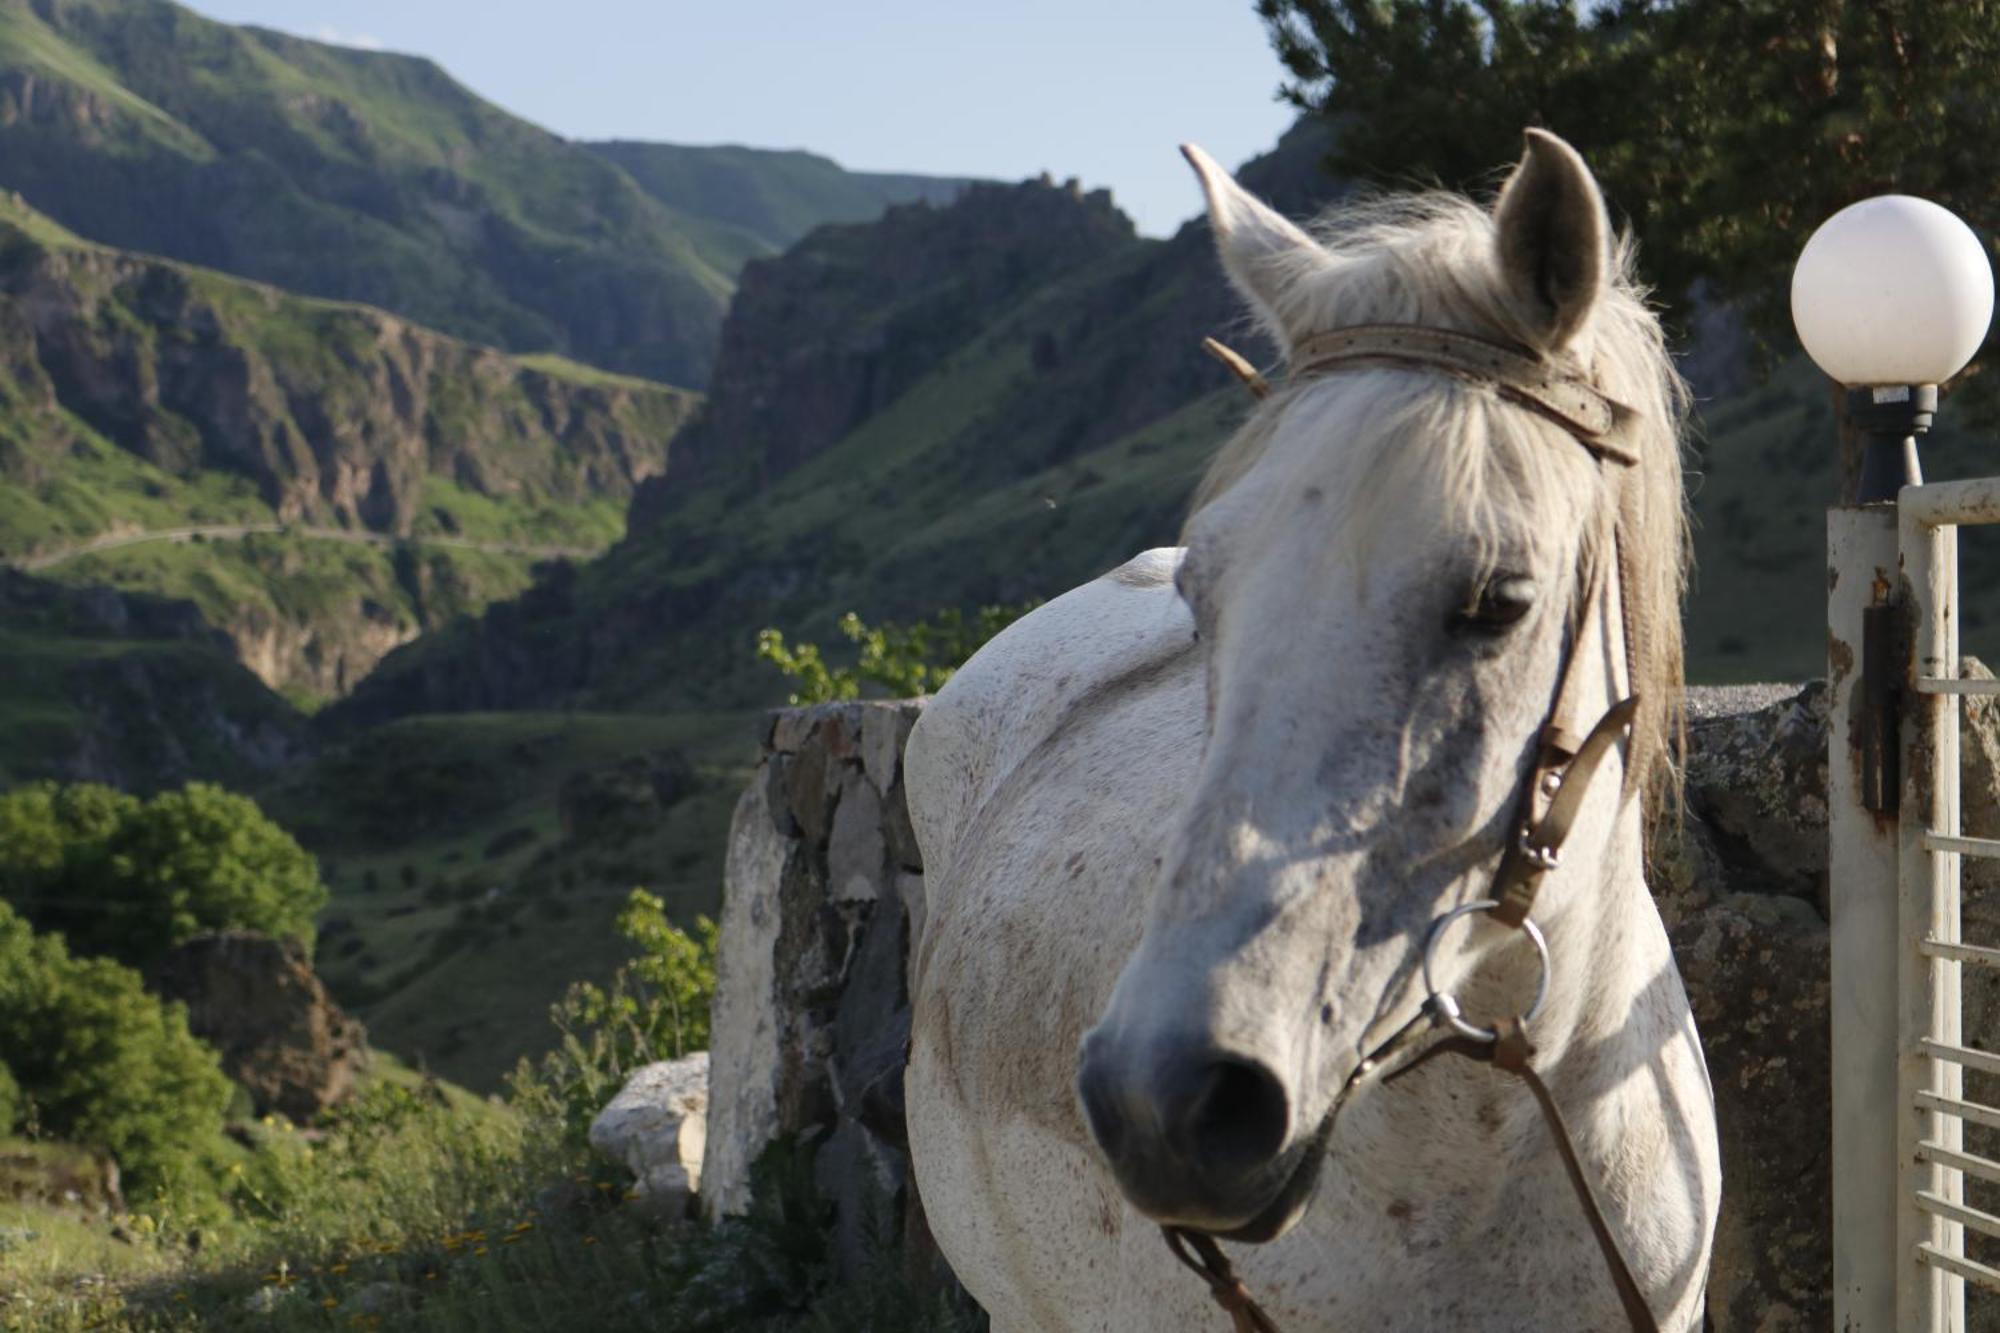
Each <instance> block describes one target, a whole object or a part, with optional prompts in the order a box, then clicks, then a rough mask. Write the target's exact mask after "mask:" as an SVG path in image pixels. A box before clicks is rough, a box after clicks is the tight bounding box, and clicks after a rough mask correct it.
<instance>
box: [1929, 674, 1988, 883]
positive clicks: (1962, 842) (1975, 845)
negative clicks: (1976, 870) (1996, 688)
mask: <svg viewBox="0 0 2000 1333" xmlns="http://www.w3.org/2000/svg"><path fill="white" fill-rule="evenodd" d="M1994 683H1995V684H2000V681H1996V682H1994ZM1924 850H1925V851H1927V852H1957V853H1958V854H1959V855H1960V856H2000V838H1961V837H1957V836H1955V835H1952V834H1948V833H1932V832H1930V831H1929V830H1928V829H1926V830H1925V831H1924Z"/></svg>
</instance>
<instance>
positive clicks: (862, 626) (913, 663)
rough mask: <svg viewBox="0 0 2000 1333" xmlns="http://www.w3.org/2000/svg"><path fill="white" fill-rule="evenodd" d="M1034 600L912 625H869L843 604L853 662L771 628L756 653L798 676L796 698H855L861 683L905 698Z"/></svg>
mask: <svg viewBox="0 0 2000 1333" xmlns="http://www.w3.org/2000/svg"><path fill="white" fill-rule="evenodd" d="M1040 605H1041V603H1040V602H1039V601H1033V602H1025V603H1022V604H1021V605H1019V606H982V607H980V608H979V609H978V610H976V611H974V612H973V613H972V614H971V615H970V616H967V615H966V614H965V613H964V612H963V611H960V610H959V609H958V608H957V607H948V608H946V609H945V610H943V611H940V612H938V613H937V614H936V615H934V616H932V617H931V618H930V619H929V620H919V621H917V622H916V623H915V624H911V625H898V624H895V623H893V622H885V623H883V624H880V625H874V626H870V625H868V624H866V623H864V622H863V621H862V619H861V617H860V616H857V615H856V614H854V612H852V611H849V612H848V613H847V614H846V615H844V616H842V617H841V618H840V632H841V635H842V636H843V637H844V638H846V639H847V641H848V642H849V643H853V644H856V645H858V647H859V652H858V654H857V656H856V659H855V662H854V665H853V666H845V667H833V666H829V665H828V664H827V661H826V657H825V654H824V653H822V652H821V650H820V647H819V645H818V644H816V643H801V644H797V645H791V644H787V643H786V642H785V636H784V635H783V634H781V633H780V632H779V631H777V630H775V629H766V630H763V631H760V632H759V633H758V635H757V656H758V657H760V658H762V659H763V660H765V661H767V662H770V663H772V664H773V665H774V666H776V667H777V668H778V670H779V671H781V672H783V673H784V674H785V675H787V676H789V677H791V678H792V679H793V680H796V681H798V682H799V687H798V689H796V690H795V691H793V693H792V696H791V700H792V702H793V703H795V704H817V703H826V702H829V701H831V700H835V699H858V698H860V697H861V687H862V684H863V683H864V682H866V683H869V684H873V685H878V686H880V687H881V688H882V689H883V690H885V691H886V692H887V693H888V694H889V695H890V697H892V698H898V699H901V698H908V697H910V696H911V695H917V694H928V693H930V692H931V691H933V690H936V689H938V688H939V687H941V686H942V685H943V684H944V683H945V682H946V681H948V680H950V679H951V677H952V673H953V672H955V671H957V670H958V668H960V667H962V666H964V665H965V664H966V662H967V661H969V660H970V659H971V657H972V655H973V654H974V653H976V652H978V651H979V649H980V648H981V647H982V646H983V645H984V644H985V643H986V641H987V640H988V639H991V638H992V637H993V636H994V635H996V634H998V633H999V632H1000V631H1001V630H1003V629H1006V628H1007V627H1008V626H1009V625H1011V624H1013V623H1014V622H1015V621H1017V620H1019V619H1020V618H1021V617H1022V616H1024V615H1026V614H1028V612H1030V611H1032V610H1034V609H1035V608H1036V607H1038V606H1040Z"/></svg>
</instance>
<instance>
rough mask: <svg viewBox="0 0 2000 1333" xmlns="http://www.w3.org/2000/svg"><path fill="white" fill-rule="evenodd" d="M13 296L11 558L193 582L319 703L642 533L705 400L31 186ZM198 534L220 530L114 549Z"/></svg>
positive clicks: (7, 340)
mask: <svg viewBox="0 0 2000 1333" xmlns="http://www.w3.org/2000/svg"><path fill="white" fill-rule="evenodd" d="M0 294H4V296H5V297H6V298H7V299H6V300H5V301H0V482H4V483H5V484H4V485H0V557H4V558H7V559H10V560H13V561H17V562H21V563H24V564H26V565H27V566H29V567H32V568H37V569H40V570H42V571H43V572H44V573H46V574H47V575H48V576H49V577H52V578H57V579H61V580H65V581H68V582H72V583H90V582H103V583H109V584H112V585H115V586H118V587H123V588H132V589H143V590H146V591H150V592H155V593H161V594H165V595H168V596H173V597H183V598H188V599H191V600H192V601H194V602H195V603H196V604H197V605H198V606H199V607H200V608H201V610H202V611H203V612H204V613H205V614H206V615H207V617H208V619H209V621H210V622H211V623H212V624H214V625H216V626H218V627H220V628H223V629H225V630H227V631H228V632H229V634H230V635H231V637H232V638H233V639H234V640H235V641H236V643H237V647H238V653H239V656H240V658H241V659H242V660H243V661H244V662H245V663H246V664H248V665H250V666H251V667H252V668H253V669H254V670H255V671H256V672H257V674H258V675H259V676H260V677H262V678H263V679H264V680H265V681H266V682H267V683H268V684H270V685H272V686H274V687H278V688H283V689H286V690H289V691H291V692H293V693H294V694H295V695H296V696H297V697H299V698H301V699H302V700H303V699H312V700H318V699H323V698H326V697H331V696H335V695H338V694H341V693H344V692H345V691H346V690H347V689H348V688H351V686H352V685H353V684H354V682H355V681H357V680H358V679H360V677H361V676H362V675H364V674H365V673H366V672H367V671H368V670H369V669H370V668H371V667H372V666H373V665H374V663H375V662H376V661H377V660H378V659H379V658H380V657H381V656H382V654H383V653H385V652H387V651H388V650H389V649H390V648H392V647H394V646H396V645H397V644H400V643H403V642H406V641H408V640H409V639H411V638H414V637H415V636H416V635H417V634H418V633H420V632H421V631H423V630H425V629H428V628H432V627H435V626H437V625H441V624H443V623H445V622H447V621H449V620H450V619H452V618H454V617H456V616H459V615H465V614H469V613H474V612H477V611H478V610H480V609H481V608H483V607H484V606H486V605H487V604H488V603H489V602H491V601H493V600H495V599H497V598H501V597H508V596H513V595H515V594H518V593H520V592H522V591H523V590H525V589H526V588H527V587H528V585H529V582H530V577H531V571H532V569H533V567H534V566H535V565H536V564H537V563H538V562H539V561H541V560H544V559H547V558H548V557H549V556H551V555H553V554H559V553H569V554H579V553H581V554H588V553H590V552H594V551H598V550H602V549H603V548H604V547H606V546H608V545H609V544H610V543H611V542H612V541H614V540H616V539H617V537H618V536H619V534H620V533H621V532H622V530H623V526H624V520H623V507H624V503H625V501H626V499H627V497H629V496H630V494H631V493H632V490H633V488H634V487H635V486H636V485H637V484H638V483H639V482H640V481H642V480H644V479H645V478H646V477H647V476H650V475H653V474H655V473H657V472H659V471H660V470H661V469H662V468H663V467H664V466H665V464H666V458H667V449H668V442H669V441H670V440H671V439H672V437H673V435H674V433H675V432H676V431H677V430H678V429H679V428H680V425H681V423H682V422H683V421H684V420H685V419H686V418H687V416H688V415H689V414H690V413H691V412H692V410H693V408H694V406H695V403H696V402H697V398H696V396H695V395H693V394H690V393H688V392H686V391H685V390H679V389H672V388H668V387H666V386H664V385H659V384H654V383H651V382H649V381H645V380H639V379H633V378H631V377H626V376H619V375H615V374H611V373H608V372H603V371H598V370H594V369H592V368H589V367H586V366H581V365H578V364H576V363H574V362H569V361H565V360H563V359H562V358H559V357H554V356H529V357H520V358H514V357H509V356H507V355H506V354H504V353H500V352H495V351H491V350H488V349H484V348H480V347H475V346H472V345H470V344H466V343H463V342H460V341H458V340H456V339H452V338H448V337H445V336H443V335H440V334H436V333H432V332H430V331H429V330H426V329H421V328H418V327H416V326H414V325H411V324H408V323H407V322H405V321H403V320H401V319H398V318H396V317H394V316H391V315H387V314H384V313H383V312H381V311H379V310H373V309H369V308H368V307H365V306H359V305H354V304H350V303H344V302H333V301H324V300H315V299H311V298H305V297H298V296H292V295H288V294H286V293H283V292H280V291H278V290H277V289H275V288H271V287H268V286H264V285H262V284H258V283H251V282H246V281H244V280H242V279H239V278H233V277H228V276H226V275H223V274H220V273H216V272H213V271H211V270H207V269H201V268H197V267H194V266H191V265H185V264H178V263H174V262H171V261H166V260H157V259H151V258H146V257H143V256H138V255H133V254H128V253H125V252H121V251H117V250H114V249H111V248H109V247H106V246H101V245H96V244H93V243H90V242H87V241H84V240H82V239H80V238H78V237H77V236H75V235H74V234H73V233H70V232H68V231H66V230H65V229H63V228H62V227H60V226H59V225H57V224H56V223H54V222H53V221H51V220H50V219H48V218H47V217H45V216H43V215H42V214H40V213H38V212H36V211H35V210H34V209H32V208H30V207H29V206H28V205H27V204H26V203H25V202H23V201H22V200H21V199H20V198H19V196H5V195H0ZM189 527H202V528H206V529H208V530H209V532H208V534H207V535H208V536H210V537H211V538H212V540H208V541H202V542H195V543H186V544H178V545H168V544H160V543H151V544H135V545H128V546H123V547H121V548H119V549H115V550H102V551H97V550H95V549H94V548H95V547H97V546H99V545H101V544H103V543H105V542H106V541H107V540H114V539H115V540H124V539H126V538H127V537H129V536H132V535H137V534H144V533H148V532H175V531H180V530H182V529H186V528H189ZM278 529H283V530H282V531H278ZM361 539H372V540H373V541H374V543H375V544H361Z"/></svg>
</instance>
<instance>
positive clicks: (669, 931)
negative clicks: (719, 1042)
mask: <svg viewBox="0 0 2000 1333" xmlns="http://www.w3.org/2000/svg"><path fill="white" fill-rule="evenodd" d="M618 933H619V934H620V935H623V936H624V937H625V938H626V939H627V940H629V941H631V942H632V943H633V944H635V945H637V946H638V948H639V954H638V956H637V957H636V958H633V959H631V960H629V961H628V962H626V963H624V964H623V965H622V966H620V967H619V969H618V971H617V972H616V973H614V974H613V975H612V978H611V984H610V986H608V987H601V986H597V985H593V984H592V983H590V982H588V981H579V982H577V983H575V984H574V985H572V986H571V987H570V988H569V992H568V993H567V994H566V995H564V996H563V998H562V999H561V1000H560V1001H558V1002H557V1003H556V1004H555V1005H554V1006H553V1007H552V1008H551V1009H550V1010H549V1019H550V1021H551V1022H553V1023H554V1024H555V1026H556V1030H557V1031H558V1032H560V1033H561V1034H562V1036H561V1040H560V1042H559V1043H558V1044H557V1046H556V1048H555V1049H554V1050H553V1051H551V1052H549V1053H548V1054H547V1055H545V1056H543V1057H542V1059H541V1061H540V1063H539V1064H538V1065H535V1064H531V1063H530V1062H529V1061H526V1060H523V1061H522V1062H521V1064H520V1065H519V1066H518V1067H517V1068H516V1069H515V1071H514V1074H513V1077H512V1080H511V1082H512V1086H513V1090H514V1094H515V1097H516V1099H517V1100H519V1101H522V1102H524V1103H528V1104H532V1105H533V1106H535V1107H536V1108H537V1109H543V1110H547V1111H548V1112H549V1113H551V1114H553V1115H556V1116H558V1117H560V1118H561V1119H562V1121H563V1122H564V1123H565V1124H567V1125H568V1126H569V1128H570V1131H571V1132H572V1133H573V1134H574V1135H576V1136H577V1137H578V1138H581V1137H582V1136H583V1135H584V1134H586V1133H587V1132H588V1131H589V1129H590V1122H591V1120H592V1118H593V1117H595V1116H596V1114H597V1113H598V1112H599V1111H600V1110H602V1109H603V1108H604V1104H605V1103H606V1102H608V1101H610V1100H611V1098H612V1097H613V1096H615V1095H616V1094H617V1092H618V1089H619V1088H621V1087H622V1086H624V1083H625V1079H626V1077H627V1076H628V1075H629V1074H630V1073H631V1072H632V1071H633V1070H634V1069H637V1068H639V1067H640V1066H641V1065H647V1064H651V1063H652V1062H654V1061H655V1060H675V1059H679V1058H680V1057H681V1056H683V1055H689V1054H692V1053H693V1052H695V1051H704V1050H707V1049H708V1031H709V1012H708V1010H709V1004H710V1002H711V1001H712V1000H713V999H714V998H715V954H716V948H717V945H718V942H719V939H720V935H721V930H720V928H719V927H718V926H717V925H716V924H715V922H713V921H711V920H709V919H708V918H707V917H705V916H698V917H696V918H695V922H694V932H693V933H692V934H689V933H688V932H687V931H684V930H681V929H679V928H678V927H676V926H675V925H674V924H673V923H672V922H670V921H668V920H667V912H666V904H664V903H662V902H661V901H660V900H659V899H658V898H657V897H655V896H654V895H652V894H650V893H648V892H646V891H645V890H644V889H634V890H632V892H631V895H630V896H629V897H628V898H627V899H626V900H625V910H623V911H622V912H620V913H619V914H618Z"/></svg>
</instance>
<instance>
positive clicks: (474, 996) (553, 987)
mask: <svg viewBox="0 0 2000 1333" xmlns="http://www.w3.org/2000/svg"><path fill="white" fill-rule="evenodd" d="M754 734H755V719H754V716H752V715H746V714H740V713H738V714H698V715H680V716H662V715H649V714H588V713H548V714H537V713H509V714H460V715H455V716H451V717H433V718H411V719H406V720H403V721H400V722H397V723H393V724H391V725H389V726H385V727H380V728H376V729H374V730H371V731H369V732H367V733H365V734H362V735H359V736H356V737H354V738H352V739H350V740H348V741H347V742H344V743H342V744H339V745H336V746H333V747H331V748H329V749H328V750H327V751H326V752H325V753H324V754H322V755H320V756H318V757H317V758H316V759H315V760H314V761H313V762H312V763H310V764H307V765H304V766H301V767H298V768H296V769H294V770H293V771H292V772H291V773H289V774H287V775H285V776H284V777H283V778H281V779H279V780H278V781H277V782H276V783H274V784H272V785H269V786H267V787H265V788H264V789H263V790H262V792H261V794H260V795H261V799H262V800H263V802H264V804H265V807H266V808H267V809H268V810H270V811H271V812H272V814H273V816H274V817H275V818H277V819H279V820H280V821H281V822H282V823H284V824H285V825H286V826H287V827H288V828H291V829H293V830H294V831H295V832H296V833H297V834H298V836H299V837H300V839H301V841H302V842H304V843H305V844H306V845H307V846H308V847H309V848H311V849H312V850H313V851H314V852H315V853H316V854H318V855H319V857H320V858H321V864H322V868H323V870H324V873H325V875H326V878H327V881H328V884H329V887H330V888H331V889H332V900H331V902H330V903H329V905H328V907H327V910H326V912H325V914H324V915H323V916H322V918H321V921H320V926H319V939H320V943H319V949H318V956H317V965H318V967H319V969H320V971H321V973H322V975H324V976H325V977H326V979H327V981H328V984H329V985H330V986H331V987H332V988H333V991H334V993H335V995H336V996H337V997H338V998H339V999H340V1002H341V1003H342V1004H343V1005H344V1006H347V1007H349V1008H351V1009H353V1010H354V1011H355V1012H356V1013H358V1014H359V1015H360V1016H361V1018H362V1019H363V1020H364V1021H365V1022H366V1023H367V1025H368V1031H369V1038H370V1040H371V1041H372V1042H374V1043H375V1044H377V1045H380V1046H382V1047H384V1048H386V1049H389V1050H393V1051H396V1052H398V1053H399V1054H401V1055H403V1056H404V1057H405V1058H406V1059H410V1060H421V1061H423V1063H424V1064H425V1066H426V1067H427V1068H430V1069H435V1070H438V1071H440V1072H442V1073H445V1074H447V1075H448V1076H450V1077H451V1078H453V1079H455V1080H458V1081H461V1082H464V1083H466V1084H467V1085H469V1086H471V1087H474V1088H477V1089H479V1090H481V1091H495V1090H497V1089H498V1088H499V1086H500V1080H501V1077H502V1076H503V1075H504V1074H505V1073H506V1072H507V1071H508V1070H509V1069H511V1068H512V1067H513V1064H514V1062H515V1061H516V1060H517V1059H518V1058H520V1057H521V1056H523V1055H528V1054H532V1053H535V1052H538V1051H541V1050H544V1049H547V1047H548V1046H549V1045H550V1044H551V1040H552V1033H551V1030H550V1028H549V1026H548V1009H549V1006H550V1005H551V1004H553V1003H555V1002H556V1001H557V1000H558V999H560V998H561V997H562V994H563V992H564V990H565V989H566V988H567V987H568V985H569V984H570V983H571V982H573V981H578V980H586V979H588V980H595V981H599V982H602V981H604V980H606V979H607V978H608V976H609V974H610V972H611V971H612V969H613V968H614V967H615V966H616V965H617V964H618V963H619V962H620V961H622V960H623V958H624V957H625V956H626V952H627V946H626V945H625V943H624V942H623V941H622V940H621V939H619V938H618V936H617V934H616V932H615V931H614V929H613V926H612V919H613V918H614V917H615V916H616V915H617V912H618V910H619V908H620V907H622V906H623V905H624V901H625V897H626V895H627V893H628V892H629V891H630V890H631V889H633V888H635V887H645V888H647V889H649V890H650V891H652V892H654V893H657V894H659V895H660V896H661V897H662V898H664V899H665V900H666V902H667V905H668V908H669V910H670V911H671V912H672V913H673V915H674V916H675V917H676V918H677V919H678V920H681V921H688V920H690V919H691V918H692V917H693V916H694V915H695V914H696V913H698V912H706V913H709V914H711V915H713V914H715V913H716V912H717V910H718V907H719V904H720V901H721V889H722V861H723V855H724V852H725V850H726V837H725V832H726V830H727V828H728V821H729V812H730V810H731V808H732V807H733V806H734V804H735V801H736V797H737V794H738V793H739V792H740V790H741V788H742V786H743V784H744V782H745V781H746V780H747V778H748V776H749V769H750V765H751V763H753V762H754V741H753V739H752V738H753V737H754ZM669 756H677V757H678V759H676V760H675V761H674V762H676V763H678V762H679V761H680V760H685V762H686V765H687V767H686V769H685V778H684V780H683V785H682V787H681V788H680V789H679V790H678V791H676V792H675V793H674V794H673V797H672V799H671V800H669V801H667V802H665V803H664V804H662V803H661V802H659V801H658V800H657V799H655V798H654V797H653V796H652V793H651V789H650V787H649V786H648V784H646V783H645V782H644V781H643V780H642V781H639V782H637V783H634V782H631V781H626V780H622V779H624V778H626V777H629V775H630V774H631V773H632V772H633V769H632V765H633V764H635V763H636V764H637V765H639V767H640V768H641V769H643V768H644V766H645V765H646V764H648V763H657V762H660V761H661V760H662V759H663V758H666V757H669Z"/></svg>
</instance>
